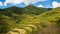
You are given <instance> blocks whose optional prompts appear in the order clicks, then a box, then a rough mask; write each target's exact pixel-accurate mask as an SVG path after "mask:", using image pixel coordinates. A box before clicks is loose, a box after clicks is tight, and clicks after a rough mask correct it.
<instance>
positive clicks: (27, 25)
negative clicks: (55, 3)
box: [0, 5, 60, 34]
mask: <svg viewBox="0 0 60 34" xmlns="http://www.w3.org/2000/svg"><path fill="white" fill-rule="evenodd" d="M0 23H1V24H2V25H0V26H1V27H0V33H1V34H5V33H7V34H10V33H11V34H14V33H19V34H43V33H42V32H44V33H45V34H49V33H51V34H59V32H60V31H59V29H60V8H41V7H40V8H37V7H35V6H33V5H29V6H26V7H24V8H18V7H15V6H13V7H10V8H5V9H0ZM5 23H6V26H5V25H4V24H5ZM57 27H58V28H57ZM2 28H3V29H2ZM4 28H6V29H4ZM57 29H58V30H57ZM4 30H5V31H4ZM51 30H52V31H51ZM1 31H2V32H1ZM22 31H23V32H24V33H23V32H22ZM47 31H48V32H47ZM56 31H59V32H56Z"/></svg>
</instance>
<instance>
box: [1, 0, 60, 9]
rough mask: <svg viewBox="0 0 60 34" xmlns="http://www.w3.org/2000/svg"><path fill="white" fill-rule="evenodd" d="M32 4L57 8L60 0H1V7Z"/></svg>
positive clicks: (59, 5)
mask: <svg viewBox="0 0 60 34" xmlns="http://www.w3.org/2000/svg"><path fill="white" fill-rule="evenodd" d="M30 4H31V5H34V6H36V7H44V8H56V7H60V0H0V8H8V7H11V6H17V7H25V6H28V5H30Z"/></svg>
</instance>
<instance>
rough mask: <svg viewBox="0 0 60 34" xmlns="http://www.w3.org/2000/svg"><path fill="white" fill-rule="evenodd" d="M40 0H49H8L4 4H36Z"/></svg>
mask: <svg viewBox="0 0 60 34" xmlns="http://www.w3.org/2000/svg"><path fill="white" fill-rule="evenodd" d="M38 1H47V0H6V1H5V2H4V6H7V3H10V4H14V5H16V4H20V3H25V4H26V5H29V4H34V3H36V2H38Z"/></svg>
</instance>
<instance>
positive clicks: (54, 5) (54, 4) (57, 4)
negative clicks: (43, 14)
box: [52, 1, 60, 8]
mask: <svg viewBox="0 0 60 34" xmlns="http://www.w3.org/2000/svg"><path fill="white" fill-rule="evenodd" d="M52 5H53V8H56V7H60V3H58V2H56V1H54V2H53V3H52Z"/></svg>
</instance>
